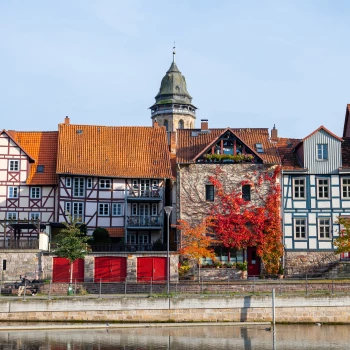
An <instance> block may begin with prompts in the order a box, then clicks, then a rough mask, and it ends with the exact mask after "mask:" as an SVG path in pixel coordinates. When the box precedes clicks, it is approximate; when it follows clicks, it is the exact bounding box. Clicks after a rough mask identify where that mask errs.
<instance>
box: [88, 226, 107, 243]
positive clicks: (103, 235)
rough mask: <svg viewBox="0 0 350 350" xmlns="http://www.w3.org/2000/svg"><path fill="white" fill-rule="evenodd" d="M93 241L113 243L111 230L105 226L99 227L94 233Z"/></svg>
mask: <svg viewBox="0 0 350 350" xmlns="http://www.w3.org/2000/svg"><path fill="white" fill-rule="evenodd" d="M92 236H93V237H94V240H93V243H111V238H110V236H109V232H108V231H107V230H106V229H105V228H103V227H97V228H96V229H95V231H94V232H93V233H92Z"/></svg>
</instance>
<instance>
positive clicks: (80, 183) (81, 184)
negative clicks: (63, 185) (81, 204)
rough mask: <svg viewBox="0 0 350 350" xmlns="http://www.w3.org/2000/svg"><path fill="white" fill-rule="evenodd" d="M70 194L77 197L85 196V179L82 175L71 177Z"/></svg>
mask: <svg viewBox="0 0 350 350" xmlns="http://www.w3.org/2000/svg"><path fill="white" fill-rule="evenodd" d="M72 196H73V197H77V198H83V197H85V179H84V178H83V177H74V178H73V184H72Z"/></svg>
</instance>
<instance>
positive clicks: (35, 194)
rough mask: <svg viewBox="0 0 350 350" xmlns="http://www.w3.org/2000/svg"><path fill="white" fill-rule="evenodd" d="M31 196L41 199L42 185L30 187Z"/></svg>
mask: <svg viewBox="0 0 350 350" xmlns="http://www.w3.org/2000/svg"><path fill="white" fill-rule="evenodd" d="M30 198H32V199H40V198H41V188H40V187H31V188H30Z"/></svg>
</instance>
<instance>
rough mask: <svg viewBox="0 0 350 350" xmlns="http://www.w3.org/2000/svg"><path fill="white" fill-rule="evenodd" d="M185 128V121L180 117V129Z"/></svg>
mask: <svg viewBox="0 0 350 350" xmlns="http://www.w3.org/2000/svg"><path fill="white" fill-rule="evenodd" d="M183 128H184V121H183V120H182V119H180V121H179V129H183Z"/></svg>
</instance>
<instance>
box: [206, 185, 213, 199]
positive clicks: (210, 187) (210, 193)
mask: <svg viewBox="0 0 350 350" xmlns="http://www.w3.org/2000/svg"><path fill="white" fill-rule="evenodd" d="M205 200H206V201H207V202H214V200H215V188H214V185H211V184H206V185H205Z"/></svg>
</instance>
